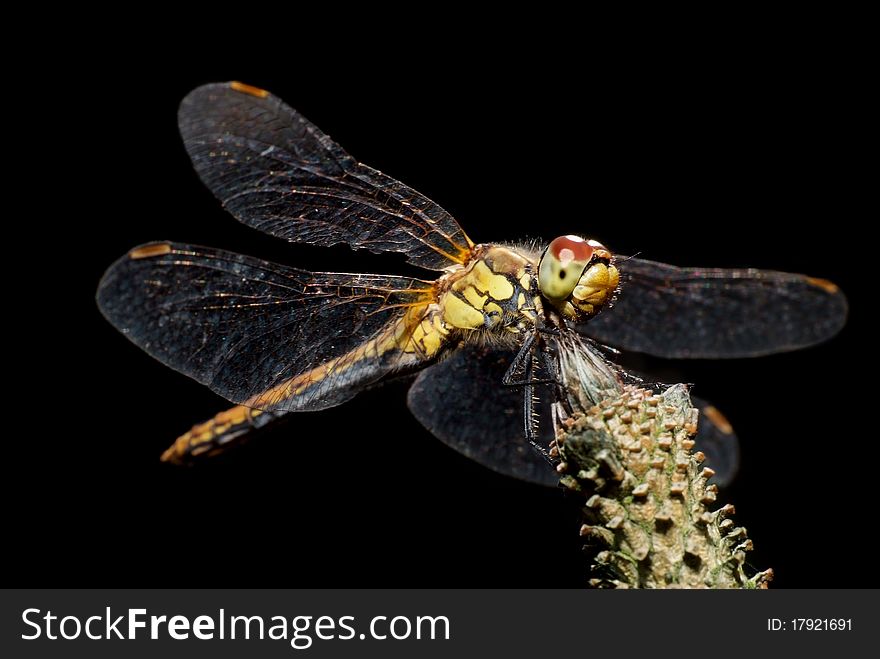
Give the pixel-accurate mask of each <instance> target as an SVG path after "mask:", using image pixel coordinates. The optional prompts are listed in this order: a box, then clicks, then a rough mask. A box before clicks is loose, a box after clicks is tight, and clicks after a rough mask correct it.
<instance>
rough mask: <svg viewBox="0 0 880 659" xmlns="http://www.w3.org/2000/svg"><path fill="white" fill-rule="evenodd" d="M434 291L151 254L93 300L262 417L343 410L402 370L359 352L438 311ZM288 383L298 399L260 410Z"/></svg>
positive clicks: (165, 355)
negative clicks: (425, 307) (432, 303)
mask: <svg viewBox="0 0 880 659" xmlns="http://www.w3.org/2000/svg"><path fill="white" fill-rule="evenodd" d="M431 286H432V285H431V282H425V281H420V280H417V279H410V278H407V277H391V276H387V277H386V276H380V275H367V274H357V275H350V274H334V273H310V272H306V271H303V270H297V269H295V268H289V267H285V266H281V265H278V264H274V263H269V262H266V261H261V260H258V259H254V258H251V257H247V256H243V255H240V254H235V253H232V252H225V251H222V250H218V249H210V248H206V247H193V246H190V245H181V244H175V243H155V244H152V245H147V246H142V247H139V248H136V249H134V250H132V251H131V252H129V254H127V255H126V256H123V257H122V258H121V259H119V260H118V261H117V262H116V263H114V264H113V265H112V266H110V268H109V269H108V270H107V272H106V274H105V275H104V277H103V279H102V280H101V284H100V286H99V288H98V295H97V298H98V305H99V307H100V309H101V312H102V313H103V314H104V315H105V316H106V317H107V319H108V320H109V321H110V322H111V323H113V325H115V326H116V327H117V328H118V329H119V330H120V331H122V333H123V334H125V336H126V337H127V338H128V339H130V340H131V341H132V342H134V343H135V344H136V345H138V346H139V347H141V348H143V349H144V350H145V351H146V352H148V353H149V354H150V355H152V356H153V357H155V358H156V359H158V360H160V361H161V362H163V363H164V364H166V365H168V366H170V367H172V368H174V369H176V370H178V371H180V372H182V373H184V374H186V375H188V376H190V377H192V378H194V379H196V380H198V381H199V382H201V383H202V384H205V385H207V386H208V387H210V388H211V389H212V390H214V391H215V392H217V393H218V394H220V395H221V396H224V397H225V398H227V399H229V400H231V401H233V402H236V403H241V404H246V405H248V404H250V405H251V406H252V407H259V408H261V409H266V410H275V411H304V410H317V409H322V408H325V407H330V406H332V405H337V404H339V403H341V402H343V401H345V400H347V399H349V398H351V397H352V396H353V395H354V394H355V393H356V392H357V391H359V390H360V389H362V388H363V387H364V386H366V385H368V384H370V383H371V382H374V381H375V380H377V379H378V378H380V377H381V376H382V375H384V374H386V373H388V372H390V371H392V370H394V369H395V368H397V366H398V364H399V363H400V357H401V355H400V353H399V351H395V350H390V351H387V352H386V353H384V354H374V355H360V356H358V355H356V354H354V353H353V352H352V351H356V349H357V348H358V347H359V346H361V345H363V344H364V342H365V341H367V340H369V339H371V338H372V337H375V336H377V335H378V334H380V333H381V332H382V331H383V330H384V329H385V328H387V327H388V326H389V324H391V323H395V322H397V321H399V320H400V319H401V318H402V317H403V316H404V314H405V313H406V312H407V310H408V309H409V308H410V307H413V306H418V305H420V304H424V303H425V302H426V301H427V300H429V299H431V296H432V295H433V292H432V287H431ZM330 360H337V361H336V363H335V367H334V368H333V369H332V370H331V371H329V372H326V373H321V374H320V375H319V376H313V375H311V374H312V372H313V370H314V369H316V368H318V367H321V365H326V364H327V363H328V362H330ZM297 378H298V380H297ZM290 381H295V382H296V383H297V387H296V388H299V389H300V391H299V392H298V393H297V392H296V391H295V390H293V389H292V390H291V392H290V394H289V395H283V392H281V391H278V392H277V393H276V394H275V395H272V396H270V397H269V398H268V399H267V398H266V397H265V396H264V400H263V402H262V403H261V404H259V405H257V404H253V399H254V398H255V397H259V396H261V395H264V394H266V392H268V391H272V390H273V388H278V387H282V388H283V385H284V384H285V383H287V382H290ZM296 388H295V389H296Z"/></svg>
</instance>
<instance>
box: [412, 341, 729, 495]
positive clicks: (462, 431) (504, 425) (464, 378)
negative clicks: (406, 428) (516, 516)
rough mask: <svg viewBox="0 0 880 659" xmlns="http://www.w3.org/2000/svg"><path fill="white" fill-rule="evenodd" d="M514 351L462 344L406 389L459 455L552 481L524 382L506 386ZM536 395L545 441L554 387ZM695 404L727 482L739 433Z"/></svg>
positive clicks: (707, 447)
mask: <svg viewBox="0 0 880 659" xmlns="http://www.w3.org/2000/svg"><path fill="white" fill-rule="evenodd" d="M516 355H517V350H509V349H502V348H489V347H484V346H474V345H465V346H462V347H460V348H458V349H457V350H455V351H454V352H453V353H452V354H451V355H450V356H449V357H448V358H447V359H445V360H443V361H441V362H439V363H437V364H434V365H433V366H430V367H428V368H426V369H425V370H423V371H422V372H421V373H419V376H418V378H417V379H416V381H415V382H414V383H413V385H412V387H411V388H410V390H409V397H408V403H409V408H410V410H411V411H412V413H413V415H414V416H415V417H416V418H417V419H418V420H419V422H420V423H421V424H422V425H423V426H425V428H427V429H428V430H429V431H430V432H431V434H433V435H434V436H435V437H437V438H438V439H440V440H441V441H442V442H443V443H444V444H446V445H447V446H449V447H451V448H453V449H455V450H456V451H458V452H459V453H462V454H463V455H465V456H467V457H469V458H471V459H472V460H475V461H476V462H479V463H480V464H482V465H483V466H485V467H488V468H489V469H492V470H493V471H496V472H499V473H502V474H506V475H508V476H513V477H514V478H519V479H521V480H525V481H529V482H531V483H536V484H538V485H547V486H551V487H553V486H556V485H558V484H559V474H557V473H556V471H555V470H554V469H553V467H552V465H550V463H549V462H547V460H546V459H545V458H544V457H543V456H542V455H541V454H540V453H539V452H538V451H537V450H536V449H535V448H534V447H533V446H531V444H529V442H528V441H527V440H526V438H525V433H524V430H523V390H522V388H521V387H505V386H503V385H502V384H501V379H502V377H503V376H504V373H505V372H506V371H507V369H508V367H509V366H510V364H511V363H512V362H513V360H514V358H515V357H516ZM536 393H537V401H536V410H537V412H538V419H537V421H538V423H537V429H538V433H539V440H538V441H539V444H540V445H542V446H545V447H546V446H548V445H549V443H550V441H551V440H552V439H553V436H554V432H553V423H552V419H551V414H550V407H551V404H552V403H553V401H554V400H555V398H554V392H553V390H552V389H551V388H550V387H546V386H539V387H537V392H536ZM692 403H693V405H694V407H696V408H698V409H699V410H700V421H699V424H698V426H697V436H696V438H695V439H696V448H695V450H698V451H703V452H704V453H705V454H706V455H707V463H706V465H707V466H710V467H712V469H714V470H715V472H716V475H715V476H714V478H713V481H712V482H714V483H717V484H718V485H719V486H722V487H724V486H726V485H728V484H730V482H731V481H732V480H733V478H734V476H735V475H736V471H737V468H738V466H739V443H738V441H737V437H736V435H735V434H734V433H733V430H732V429H731V428H730V426H729V424H727V422H726V421H725V420H724V417H723V416H721V415H720V413H718V411H717V410H715V408H714V407H713V406H712V405H711V404H709V403H707V402H706V401H704V400H701V399H699V398H692ZM707 410H709V413H708V414H707Z"/></svg>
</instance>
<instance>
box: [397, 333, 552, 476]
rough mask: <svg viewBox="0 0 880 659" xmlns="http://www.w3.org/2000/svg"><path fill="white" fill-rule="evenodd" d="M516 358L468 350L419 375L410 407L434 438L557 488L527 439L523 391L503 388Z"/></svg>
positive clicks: (546, 424) (546, 435)
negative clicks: (503, 381)
mask: <svg viewBox="0 0 880 659" xmlns="http://www.w3.org/2000/svg"><path fill="white" fill-rule="evenodd" d="M515 356H516V351H515V350H513V351H511V350H503V349H491V348H487V347H478V346H473V345H464V346H462V347H460V348H458V349H456V350H454V351H453V352H452V354H451V355H450V356H449V357H448V358H446V359H444V360H443V361H440V362H438V363H437V364H434V365H433V366H430V367H429V368H427V369H425V370H424V371H422V372H421V373H419V376H418V377H417V378H416V381H415V382H414V383H413V385H412V386H411V387H410V390H409V396H408V403H409V408H410V410H411V411H412V413H413V415H414V416H415V417H416V418H417V419H418V420H419V422H420V423H421V424H422V425H423V426H425V428H427V429H428V430H429V431H430V432H431V434H433V435H434V436H435V437H437V438H438V439H440V440H441V441H442V442H443V443H445V444H446V445H447V446H449V447H451V448H453V449H455V450H456V451H458V452H459V453H462V454H464V455H465V456H467V457H469V458H471V459H472V460H474V461H476V462H478V463H480V464H482V465H483V466H485V467H488V468H489V469H492V470H493V471H496V472H499V473H502V474H506V475H508V476H513V477H514V478H519V479H522V480H526V481H530V482H532V483H537V484H539V485H549V486H556V485H557V484H558V483H559V475H558V474H557V473H556V472H555V471H554V469H553V467H552V466H551V465H550V463H549V462H547V460H546V459H544V457H543V456H542V455H541V454H540V453H539V452H538V451H537V450H536V449H535V448H534V447H533V446H532V445H531V444H529V442H528V441H527V440H526V439H525V431H524V422H523V390H522V389H521V388H517V387H505V386H503V385H502V384H501V379H502V377H503V376H504V373H505V371H506V370H507V368H508V367H509V366H510V364H511V362H512V361H513V358H514V357H515ZM540 393H541V394H544V395H539V396H538V400H539V402H541V403H543V404H542V405H540V406H539V408H538V410H539V415H540V418H539V426H538V427H539V430H540V433H541V440H540V441H541V443H542V444H543V445H544V446H546V445H547V444H549V442H550V440H551V439H552V437H553V429H552V422H551V419H550V418H549V414H548V413H546V412H545V410H547V408H548V407H549V404H548V403H549V401H550V397H549V396H547V395H546V392H540ZM542 412H543V413H542Z"/></svg>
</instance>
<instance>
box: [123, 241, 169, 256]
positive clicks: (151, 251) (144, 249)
mask: <svg viewBox="0 0 880 659" xmlns="http://www.w3.org/2000/svg"><path fill="white" fill-rule="evenodd" d="M171 251H172V246H171V243H169V242H167V241H163V242H154V243H147V244H145V245H139V246H138V247H135V248H134V249H132V250H131V251H129V253H128V258H129V259H131V260H132V261H137V260H140V259H149V258H152V257H154V256H165V255H166V254H170V253H171Z"/></svg>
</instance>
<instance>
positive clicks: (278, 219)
mask: <svg viewBox="0 0 880 659" xmlns="http://www.w3.org/2000/svg"><path fill="white" fill-rule="evenodd" d="M178 121H179V125H180V133H181V135H182V136H183V141H184V144H185V145H186V150H187V152H188V153H189V155H190V157H191V158H192V161H193V165H194V166H195V169H196V171H197V172H198V174H199V176H200V177H201V179H202V181H204V183H205V185H207V186H208V188H210V189H211V191H212V192H213V193H214V194H215V195H216V196H217V198H218V199H220V201H221V202H223V205H224V207H225V208H226V209H227V210H229V212H230V213H232V214H233V215H234V216H235V217H236V218H237V219H239V220H240V221H242V222H244V223H245V224H247V225H249V226H252V227H254V228H256V229H259V230H260V231H264V232H266V233H269V234H272V235H273V236H277V237H279V238H284V239H285V240H289V241H291V242H300V243H311V244H314V245H322V246H329V245H334V244H337V243H346V244H348V245H350V246H351V247H352V248H354V249H367V250H370V251H373V252H403V253H404V254H406V255H407V258H408V260H409V261H410V262H411V263H413V264H415V265H418V266H421V267H423V268H429V269H433V270H442V269H443V268H446V267H448V266H450V265H452V264H454V263H463V262H465V261H466V260H467V258H468V256H469V254H470V251H471V247H472V244H471V242H470V240H469V239H468V237H467V236H466V235H465V233H464V231H462V229H461V227H460V226H459V225H458V223H457V222H456V221H455V219H454V218H453V217H452V216H451V215H449V213H447V212H446V211H445V210H443V209H442V208H441V207H440V206H438V205H437V204H435V203H434V202H432V201H431V200H430V199H428V198H427V197H424V196H423V195H421V194H419V193H418V192H416V191H415V190H412V189H410V188H408V187H407V186H405V185H403V184H402V183H399V182H398V181H396V180H394V179H393V178H391V177H389V176H386V175H385V174H382V173H381V172H379V171H376V170H375V169H372V168H370V167H367V166H366V165H362V164H360V163H358V162H357V161H356V160H355V159H354V158H352V157H351V156H349V155H348V154H347V153H346V152H345V151H343V150H342V149H341V148H340V147H339V146H338V145H337V144H336V143H335V142H333V141H332V140H331V139H330V138H329V137H327V136H326V135H324V133H322V132H321V131H320V130H318V128H316V127H315V126H314V125H313V124H311V123H310V122H309V121H307V120H306V119H305V118H304V117H303V116H302V115H300V114H299V113H298V112H297V111H296V110H294V109H292V108H290V107H288V106H287V105H285V104H284V103H283V102H282V101H281V100H280V99H278V98H275V97H274V96H272V95H271V94H269V93H268V92H265V91H263V90H259V89H255V88H253V87H249V86H247V85H241V84H240V83H217V84H211V85H205V86H203V87H199V88H197V89H195V90H193V91H192V92H190V93H189V95H188V96H187V97H186V98H185V99H183V102H182V103H181V105H180V111H179V114H178Z"/></svg>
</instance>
